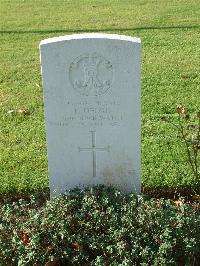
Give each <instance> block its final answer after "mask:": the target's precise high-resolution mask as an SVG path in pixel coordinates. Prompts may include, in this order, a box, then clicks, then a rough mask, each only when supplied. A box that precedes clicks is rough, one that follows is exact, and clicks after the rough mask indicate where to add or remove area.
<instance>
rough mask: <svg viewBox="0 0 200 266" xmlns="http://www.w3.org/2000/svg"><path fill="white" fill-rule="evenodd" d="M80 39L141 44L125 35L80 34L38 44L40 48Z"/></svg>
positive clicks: (134, 38) (50, 39) (46, 40)
mask: <svg viewBox="0 0 200 266" xmlns="http://www.w3.org/2000/svg"><path fill="white" fill-rule="evenodd" d="M80 39H110V40H119V41H128V42H134V43H141V41H140V39H139V38H136V37H131V36H127V35H118V34H106V33H81V34H71V35H65V36H60V37H54V38H49V39H45V40H42V41H41V42H40V46H41V45H45V44H49V43H55V42H62V41H70V40H80Z"/></svg>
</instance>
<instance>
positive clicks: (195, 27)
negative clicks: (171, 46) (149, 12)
mask: <svg viewBox="0 0 200 266" xmlns="http://www.w3.org/2000/svg"><path fill="white" fill-rule="evenodd" d="M198 28H200V25H179V26H162V27H159V26H146V27H133V28H112V29H111V28H104V29H95V28H94V29H52V30H48V29H47V30H45V29H44V30H1V31H0V33H1V34H3V33H7V34H9V33H16V34H21V33H22V34H23V33H59V32H63V33H87V32H116V31H140V30H168V29H198Z"/></svg>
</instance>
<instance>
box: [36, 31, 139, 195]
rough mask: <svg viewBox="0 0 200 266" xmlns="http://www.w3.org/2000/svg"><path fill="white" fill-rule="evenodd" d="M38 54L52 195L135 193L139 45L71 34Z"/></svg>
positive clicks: (109, 36) (113, 37) (127, 40)
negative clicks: (96, 187) (95, 189)
mask: <svg viewBox="0 0 200 266" xmlns="http://www.w3.org/2000/svg"><path fill="white" fill-rule="evenodd" d="M40 49H41V64H42V79H43V95H44V103H45V122H46V136H47V146H48V162H49V174H50V189H51V195H55V194H57V193H60V192H63V191H65V190H66V189H70V188H73V187H75V186H77V185H80V186H82V185H89V184H113V185H115V186H117V187H119V188H121V189H123V190H125V191H136V192H140V146H141V145H140V117H141V115H140V40H139V39H137V38H133V37H129V36H121V35H112V34H92V33H91V34H78V35H68V36H63V37H58V38H51V39H47V40H44V41H42V42H41V44H40Z"/></svg>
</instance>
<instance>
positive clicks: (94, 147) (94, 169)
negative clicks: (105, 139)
mask: <svg viewBox="0 0 200 266" xmlns="http://www.w3.org/2000/svg"><path fill="white" fill-rule="evenodd" d="M91 134H92V147H91V148H80V147H78V150H79V152H92V156H93V160H92V161H93V177H96V173H97V156H96V153H97V152H104V151H107V152H109V151H110V146H107V147H106V148H97V147H96V132H95V131H91Z"/></svg>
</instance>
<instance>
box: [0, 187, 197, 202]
mask: <svg viewBox="0 0 200 266" xmlns="http://www.w3.org/2000/svg"><path fill="white" fill-rule="evenodd" d="M142 195H143V196H145V198H156V199H160V198H164V199H171V200H178V199H179V198H180V197H184V198H185V200H186V201H188V202H195V201H199V199H200V186H198V187H195V188H194V187H191V186H185V187H183V186H180V187H167V186H162V187H146V186H143V187H142ZM32 196H34V198H35V199H36V201H37V204H38V206H42V205H44V204H45V203H46V201H47V200H49V199H50V189H49V188H42V189H41V190H37V191H22V192H17V191H12V192H7V193H6V192H5V193H0V205H1V204H7V203H12V202H16V201H18V200H19V199H23V200H25V201H28V202H29V201H30V200H31V197H32Z"/></svg>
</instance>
